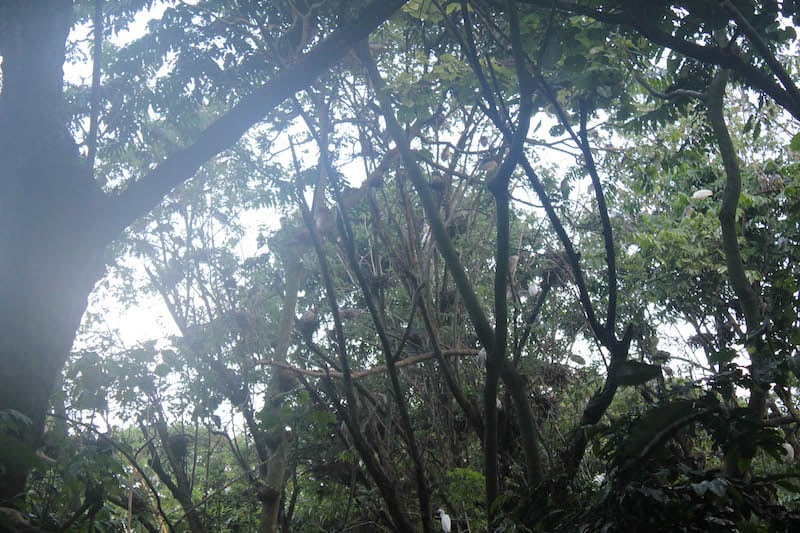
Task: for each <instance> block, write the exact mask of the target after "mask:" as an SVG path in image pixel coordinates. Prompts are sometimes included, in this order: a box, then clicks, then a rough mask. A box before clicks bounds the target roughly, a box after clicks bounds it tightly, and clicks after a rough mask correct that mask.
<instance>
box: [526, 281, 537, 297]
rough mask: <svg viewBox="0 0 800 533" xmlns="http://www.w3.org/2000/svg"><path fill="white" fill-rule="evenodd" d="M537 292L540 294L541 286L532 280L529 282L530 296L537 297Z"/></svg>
mask: <svg viewBox="0 0 800 533" xmlns="http://www.w3.org/2000/svg"><path fill="white" fill-rule="evenodd" d="M537 294H539V286H538V285H537V284H535V283H534V282H532V281H531V282H530V283H529V284H528V296H530V297H531V298H535V297H536V295H537Z"/></svg>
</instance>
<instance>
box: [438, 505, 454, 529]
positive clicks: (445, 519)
mask: <svg viewBox="0 0 800 533" xmlns="http://www.w3.org/2000/svg"><path fill="white" fill-rule="evenodd" d="M436 514H437V515H438V516H439V520H441V521H442V531H444V533H450V528H451V527H452V523H451V521H450V515H449V514H447V513H445V512H444V509H439V510H438V511H436Z"/></svg>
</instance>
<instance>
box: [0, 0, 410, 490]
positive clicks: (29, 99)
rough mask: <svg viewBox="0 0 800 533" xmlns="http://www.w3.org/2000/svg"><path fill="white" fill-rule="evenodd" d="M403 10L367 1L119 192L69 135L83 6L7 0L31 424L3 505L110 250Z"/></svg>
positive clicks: (6, 404)
mask: <svg viewBox="0 0 800 533" xmlns="http://www.w3.org/2000/svg"><path fill="white" fill-rule="evenodd" d="M402 3H403V2H399V1H398V2H376V3H373V4H371V5H368V6H367V7H366V8H365V9H364V10H363V12H362V13H360V15H359V16H358V17H357V18H355V19H351V20H350V21H348V22H346V23H343V25H342V27H341V28H339V30H338V32H334V33H332V34H331V36H330V37H329V38H328V39H327V40H325V42H324V45H323V44H318V45H317V46H316V47H314V48H313V49H312V51H310V52H309V53H308V54H305V55H303V56H302V57H301V58H300V59H299V60H298V61H297V62H296V63H294V64H293V65H292V66H291V67H290V68H286V69H285V70H282V71H279V73H278V74H276V75H275V76H274V77H273V78H271V79H270V81H269V82H268V83H267V84H266V85H264V86H262V87H261V88H260V89H259V90H256V91H254V92H253V93H252V94H251V95H250V96H249V97H248V98H245V99H243V100H242V101H241V102H239V104H237V105H236V106H234V107H233V108H231V110H230V111H228V112H227V113H225V114H223V115H222V116H220V118H218V119H217V120H216V121H215V122H213V123H212V124H211V125H210V126H209V127H208V128H206V129H205V130H204V132H203V134H202V135H200V136H199V138H198V139H197V140H196V141H195V142H194V143H193V144H191V145H190V146H185V147H183V148H182V149H180V150H178V151H176V152H175V153H173V154H172V155H170V156H169V157H167V158H166V159H165V160H164V161H162V162H161V164H159V165H158V166H157V167H156V168H155V169H154V170H152V171H151V172H149V173H148V174H147V175H145V176H142V177H141V178H139V179H137V180H136V181H135V182H134V183H131V184H130V185H129V186H128V187H127V188H126V190H125V191H124V192H122V193H120V194H117V195H111V196H109V195H107V194H105V193H104V192H103V190H102V187H101V185H100V184H98V183H97V181H96V180H95V178H94V175H93V169H91V168H88V167H87V164H86V161H85V160H84V158H82V157H81V156H80V155H79V153H78V151H77V149H76V147H75V143H74V141H73V139H72V137H71V135H70V132H69V129H68V119H69V117H68V116H67V115H66V110H65V107H64V104H65V101H64V93H63V88H62V87H63V83H62V76H63V74H62V69H63V65H64V60H65V53H66V51H65V40H66V37H67V33H68V32H69V30H70V28H71V25H72V22H73V8H74V6H73V3H72V2H69V1H66V0H63V1H52V2H42V3H28V2H6V3H4V4H3V6H2V11H0V28H2V31H0V34H2V37H1V38H0V39H2V41H1V42H0V52H1V53H2V57H3V66H2V68H3V86H2V100H0V144H1V145H2V149H0V150H2V152H0V165H1V166H2V168H3V173H4V176H3V179H2V183H3V191H2V195H3V202H4V203H3V209H2V212H3V215H2V216H3V220H2V225H3V228H4V229H3V237H2V249H3V250H4V252H3V265H2V268H0V271H2V281H0V286H2V287H3V289H2V290H3V296H2V301H3V306H2V307H3V311H2V319H0V332H2V336H3V339H4V340H3V347H2V354H3V365H2V368H3V370H2V373H0V389H1V390H2V393H0V394H1V395H2V396H0V408H2V409H4V410H13V411H16V412H18V413H21V414H22V415H24V416H25V417H27V418H28V419H29V421H30V422H29V425H28V427H25V428H20V429H19V433H17V434H15V433H14V432H10V431H4V432H3V440H4V446H3V449H4V450H8V451H9V453H11V454H12V455H11V456H9V457H5V458H4V460H3V463H4V464H5V465H6V470H5V473H4V474H3V475H2V479H0V500H2V501H4V502H12V501H13V500H14V499H15V498H16V497H17V495H19V494H20V493H21V491H22V488H23V486H24V480H25V475H26V474H27V471H28V467H29V465H30V456H28V457H27V458H23V457H20V456H19V455H20V454H19V452H21V451H23V450H26V449H27V450H32V449H34V448H36V447H37V445H38V442H39V439H40V437H41V431H42V427H43V423H44V415H45V412H46V411H47V405H48V399H49V395H50V393H51V392H52V390H53V388H54V385H55V383H56V379H57V377H58V373H59V372H60V370H61V368H62V366H63V363H64V358H65V357H66V354H67V353H68V351H69V348H70V345H71V343H72V340H73V338H74V334H75V330H76V329H77V326H78V323H79V321H80V317H81V315H82V314H83V311H84V309H85V306H86V297H87V296H88V294H89V292H90V291H91V289H92V287H93V286H94V284H95V283H96V282H97V281H98V280H99V279H100V277H101V276H102V275H103V272H104V259H103V251H104V249H105V247H106V246H108V245H109V244H110V243H111V242H112V241H113V239H115V238H116V237H118V236H119V234H120V233H121V232H122V230H123V229H124V228H125V227H127V226H128V225H130V224H131V223H132V222H133V221H134V220H135V219H136V218H137V217H139V216H142V215H144V214H145V213H147V212H148V211H149V210H150V209H152V208H153V207H154V206H155V205H157V204H158V202H160V201H161V199H162V198H163V197H164V195H166V194H167V193H168V192H169V191H170V190H172V189H173V188H174V187H175V186H176V185H178V184H180V183H181V182H182V181H184V180H185V179H187V178H189V177H191V176H192V175H193V174H194V172H195V171H196V170H197V169H198V168H199V167H200V166H201V165H202V164H203V163H205V162H206V161H207V160H208V159H210V158H211V157H213V156H215V155H216V154H217V153H219V152H220V151H222V150H224V149H226V148H228V147H229V146H230V145H231V144H233V143H234V142H235V141H236V140H237V139H238V138H239V137H240V136H241V135H242V134H243V133H244V132H245V131H247V130H248V129H249V128H250V127H251V126H252V125H253V124H255V123H257V122H258V121H259V120H261V118H262V117H263V115H264V112H265V111H268V110H269V109H270V108H272V107H274V106H276V105H278V104H279V103H281V102H282V101H283V100H284V99H286V98H288V97H290V96H291V95H292V94H293V93H294V92H295V91H297V90H299V89H301V88H302V87H304V86H305V85H307V84H308V83H309V82H311V81H312V80H313V79H314V77H315V76H316V75H318V74H319V73H320V72H321V71H323V70H324V69H325V68H329V67H330V66H331V65H332V64H334V63H335V61H337V60H338V59H340V58H341V57H342V56H343V55H344V54H345V53H346V51H347V50H348V48H349V46H350V45H351V44H352V43H354V42H356V41H358V40H359V39H362V38H364V37H365V36H366V35H368V34H369V32H370V31H372V30H373V29H374V28H375V27H376V26H377V25H378V24H380V23H381V22H383V20H384V19H385V18H387V17H388V16H389V15H390V14H391V13H392V12H393V11H394V10H395V9H397V7H399V6H400V5H401V4H402ZM93 112H95V113H96V112H97V111H96V110H93ZM20 446H22V449H20ZM12 458H13V460H12Z"/></svg>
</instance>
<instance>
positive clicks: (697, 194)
mask: <svg viewBox="0 0 800 533" xmlns="http://www.w3.org/2000/svg"><path fill="white" fill-rule="evenodd" d="M712 194H714V193H712V192H711V190H710V189H698V190H696V191H694V194H693V195H692V200H705V199H706V198H710V197H711V195H712Z"/></svg>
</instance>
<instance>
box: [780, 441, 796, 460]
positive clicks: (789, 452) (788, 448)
mask: <svg viewBox="0 0 800 533" xmlns="http://www.w3.org/2000/svg"><path fill="white" fill-rule="evenodd" d="M782 446H783V451H784V452H786V457H785V458H784V461H786V462H787V463H791V462H792V461H794V448H793V447H792V445H791V444H789V443H788V442H784V443H783V444H782Z"/></svg>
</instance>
